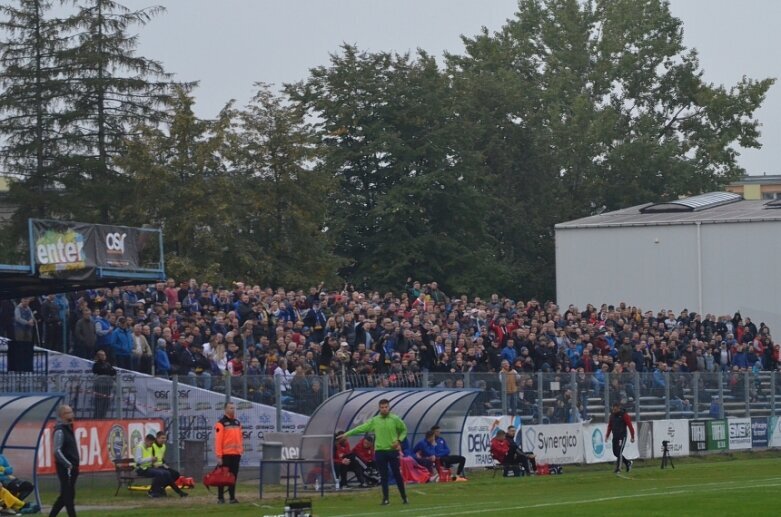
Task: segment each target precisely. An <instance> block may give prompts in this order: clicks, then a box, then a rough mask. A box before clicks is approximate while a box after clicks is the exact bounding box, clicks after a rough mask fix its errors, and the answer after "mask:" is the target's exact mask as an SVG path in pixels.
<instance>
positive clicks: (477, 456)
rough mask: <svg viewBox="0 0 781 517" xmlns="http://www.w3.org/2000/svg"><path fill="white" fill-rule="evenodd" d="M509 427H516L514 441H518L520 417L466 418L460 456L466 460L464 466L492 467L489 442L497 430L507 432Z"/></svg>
mask: <svg viewBox="0 0 781 517" xmlns="http://www.w3.org/2000/svg"><path fill="white" fill-rule="evenodd" d="M510 425H514V426H515V427H516V429H517V434H516V440H517V439H519V435H520V434H521V433H522V429H521V418H520V417H517V416H516V417H512V416H497V417H491V416H470V417H467V419H466V422H465V423H464V431H463V432H462V433H461V455H462V456H464V457H465V458H466V466H467V467H489V466H491V465H493V464H494V461H493V459H492V458H491V440H492V439H493V438H494V437H495V436H496V432H497V431H498V430H499V429H503V430H507V428H508V427H509V426H510Z"/></svg>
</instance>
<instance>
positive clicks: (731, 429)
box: [727, 418, 751, 450]
mask: <svg viewBox="0 0 781 517" xmlns="http://www.w3.org/2000/svg"><path fill="white" fill-rule="evenodd" d="M727 429H728V433H729V448H730V450H740V449H750V448H751V419H750V418H728V419H727Z"/></svg>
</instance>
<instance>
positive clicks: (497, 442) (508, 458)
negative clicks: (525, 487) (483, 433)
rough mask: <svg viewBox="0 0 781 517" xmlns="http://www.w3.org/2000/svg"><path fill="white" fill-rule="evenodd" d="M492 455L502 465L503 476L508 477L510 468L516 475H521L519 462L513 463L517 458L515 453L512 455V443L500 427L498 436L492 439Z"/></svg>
mask: <svg viewBox="0 0 781 517" xmlns="http://www.w3.org/2000/svg"><path fill="white" fill-rule="evenodd" d="M491 457H492V458H493V459H494V460H496V461H497V462H498V463H499V464H500V465H501V466H502V467H503V471H504V472H503V473H502V476H504V477H507V476H508V473H509V471H510V470H512V471H513V474H515V477H520V476H521V467H520V466H518V463H513V462H512V460H514V459H515V457H514V455H510V444H509V443H507V434H506V433H505V432H504V431H503V430H502V429H499V430H498V431H497V432H496V436H495V437H493V438H492V439H491Z"/></svg>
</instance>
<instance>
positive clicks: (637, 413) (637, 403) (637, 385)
mask: <svg viewBox="0 0 781 517" xmlns="http://www.w3.org/2000/svg"><path fill="white" fill-rule="evenodd" d="M634 383H635V422H639V421H640V393H641V391H640V372H638V371H635V378H634Z"/></svg>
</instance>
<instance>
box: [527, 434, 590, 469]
mask: <svg viewBox="0 0 781 517" xmlns="http://www.w3.org/2000/svg"><path fill="white" fill-rule="evenodd" d="M523 448H524V450H525V451H527V452H529V451H530V452H533V453H534V455H535V457H536V458H537V461H538V462H541V463H563V464H566V463H581V462H583V459H584V452H583V426H582V425H581V424H550V425H525V426H524V427H523Z"/></svg>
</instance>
